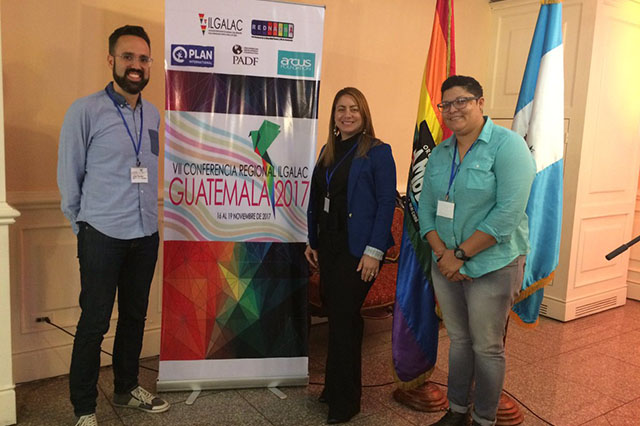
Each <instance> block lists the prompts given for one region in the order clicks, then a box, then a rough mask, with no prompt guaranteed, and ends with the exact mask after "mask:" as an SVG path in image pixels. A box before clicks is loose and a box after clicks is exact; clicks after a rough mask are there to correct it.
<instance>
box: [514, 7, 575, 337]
mask: <svg viewBox="0 0 640 426" xmlns="http://www.w3.org/2000/svg"><path fill="white" fill-rule="evenodd" d="M541 3H542V5H541V6H540V13H539V14H538V22H537V23H536V29H535V33H534V35H533V41H532V42H531V50H530V51H529V58H528V59H527V66H526V68H525V72H524V77H523V79H522V87H521V88H520V96H519V97H518V104H517V106H516V113H515V116H514V118H513V126H512V129H513V130H514V131H515V132H517V133H519V134H520V135H521V136H522V137H524V138H525V140H526V141H527V145H529V149H530V150H531V154H532V155H533V157H534V159H535V160H536V166H537V174H536V177H535V180H534V181H533V186H532V188H531V195H530V196H529V203H528V205H527V215H528V216H529V244H530V245H531V251H530V253H529V255H528V256H527V265H526V268H525V273H524V280H523V283H522V292H521V293H520V296H519V297H518V299H517V300H516V304H515V306H514V307H513V312H514V313H515V314H516V316H514V315H512V317H514V318H515V319H516V320H520V321H519V322H520V323H524V325H530V326H535V325H536V324H537V322H538V315H539V312H540V303H541V302H542V297H543V295H544V290H543V287H544V286H545V285H547V284H549V283H550V282H551V281H552V280H553V276H554V273H555V269H556V267H557V266H558V256H559V253H560V231H561V227H562V169H563V160H562V155H563V149H564V69H563V59H564V57H563V48H562V2H561V1H559V0H555V1H554V0H542V2H541Z"/></svg>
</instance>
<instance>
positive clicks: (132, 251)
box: [58, 25, 169, 426]
mask: <svg viewBox="0 0 640 426" xmlns="http://www.w3.org/2000/svg"><path fill="white" fill-rule="evenodd" d="M151 63H152V59H151V42H150V40H149V36H148V35H147V33H146V32H145V30H144V29H143V28H142V27H139V26H130V25H126V26H124V27H120V28H118V29H116V30H115V31H114V32H113V33H112V34H111V36H110V37H109V54H108V55H107V64H108V66H109V68H110V69H111V70H112V73H113V82H111V83H109V84H108V85H107V87H106V88H104V89H103V90H100V91H98V92H97V93H94V94H92V95H89V96H87V97H84V98H81V99H78V100H77V101H75V102H74V103H73V104H72V105H71V107H70V108H69V110H68V111H67V114H66V116H65V119H64V123H63V125H62V130H61V132H60V146H59V151H58V187H59V188H60V194H61V198H62V202H61V207H62V212H63V213H64V214H65V216H66V217H67V218H68V219H69V221H70V222H71V227H72V229H73V232H74V233H75V234H76V235H77V238H78V260H79V263H80V282H81V291H80V308H81V309H82V313H81V315H80V319H79V321H78V326H77V330H76V335H75V339H74V342H73V352H72V356H71V369H70V374H69V388H70V394H71V402H72V404H73V407H74V413H75V415H76V416H77V417H78V421H77V423H76V425H77V426H93V425H97V419H96V415H95V409H96V398H97V396H98V390H97V382H98V373H99V369H100V347H101V344H102V340H103V337H104V334H105V333H106V332H107V331H108V329H109V323H110V319H111V312H112V310H113V305H114V301H115V296H116V290H117V295H118V323H117V327H116V335H115V340H114V344H113V374H114V395H113V403H114V405H116V406H121V407H128V408H137V409H140V410H143V411H146V412H151V413H159V412H163V411H166V410H167V409H169V404H168V403H167V402H166V401H164V400H162V399H160V398H158V397H156V396H154V395H153V394H151V393H150V392H148V391H146V390H145V389H143V388H142V387H140V386H139V385H138V368H139V361H138V360H139V357H140V351H141V349H142V338H143V335H144V324H145V318H146V313H147V305H148V300H149V288H150V285H151V281H152V279H153V273H154V270H155V266H156V260H157V257H158V244H159V237H158V152H159V146H158V144H159V143H158V129H159V126H160V114H159V113H158V110H157V109H156V108H155V107H154V106H153V105H152V104H151V103H149V102H147V101H146V100H143V99H142V95H141V91H142V89H144V87H145V86H146V85H147V83H148V81H149V74H150V69H151V68H150V67H151Z"/></svg>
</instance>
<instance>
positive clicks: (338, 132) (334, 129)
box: [333, 126, 340, 137]
mask: <svg viewBox="0 0 640 426" xmlns="http://www.w3.org/2000/svg"><path fill="white" fill-rule="evenodd" d="M333 135H334V136H335V137H338V136H340V129H338V126H335V127H334V128H333Z"/></svg>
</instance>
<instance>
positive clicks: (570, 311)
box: [540, 286, 627, 322]
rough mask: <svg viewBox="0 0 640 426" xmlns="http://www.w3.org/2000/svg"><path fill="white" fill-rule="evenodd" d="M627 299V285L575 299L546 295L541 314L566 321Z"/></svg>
mask: <svg viewBox="0 0 640 426" xmlns="http://www.w3.org/2000/svg"><path fill="white" fill-rule="evenodd" d="M626 301H627V287H626V286H625V287H621V288H617V289H612V290H609V291H605V292H602V293H599V294H597V295H593V296H589V297H584V298H580V299H575V300H558V299H553V298H550V297H547V296H545V297H544V298H543V299H542V304H541V305H540V315H543V316H545V317H549V318H553V319H556V320H559V321H565V322H566V321H571V320H574V319H577V318H582V317H585V316H588V315H592V314H595V313H598V312H602V311H605V310H607V309H612V308H616V307H618V306H622V305H624V304H625V303H626Z"/></svg>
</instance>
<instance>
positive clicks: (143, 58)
mask: <svg viewBox="0 0 640 426" xmlns="http://www.w3.org/2000/svg"><path fill="white" fill-rule="evenodd" d="M113 56H115V57H118V58H120V59H122V60H123V61H124V62H125V63H126V64H133V63H134V62H135V60H136V59H137V60H138V62H140V63H141V64H142V65H146V66H149V65H151V63H152V62H153V58H150V57H148V56H147V55H140V56H136V55H133V54H131V53H124V54H122V55H113Z"/></svg>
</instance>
